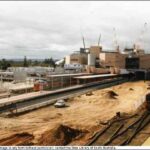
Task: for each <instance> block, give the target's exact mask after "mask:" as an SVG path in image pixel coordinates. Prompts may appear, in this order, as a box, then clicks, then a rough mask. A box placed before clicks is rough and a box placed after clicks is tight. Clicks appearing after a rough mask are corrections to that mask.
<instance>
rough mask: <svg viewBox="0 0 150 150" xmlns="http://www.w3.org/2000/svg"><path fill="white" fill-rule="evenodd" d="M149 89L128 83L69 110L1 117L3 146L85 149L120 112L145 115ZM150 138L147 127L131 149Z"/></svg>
mask: <svg viewBox="0 0 150 150" xmlns="http://www.w3.org/2000/svg"><path fill="white" fill-rule="evenodd" d="M147 87H148V86H147V83H146V82H144V81H137V82H128V83H124V84H121V85H117V86H113V87H110V88H106V89H102V90H97V91H93V92H92V93H88V94H84V95H81V96H78V97H74V98H71V99H68V100H67V101H66V104H67V105H68V107H65V108H55V107H54V106H52V105H51V106H47V107H45V108H41V109H38V110H35V111H32V112H29V113H26V114H23V115H20V116H14V117H11V118H7V117H0V132H1V136H0V145H42V146H47V145H85V144H86V143H87V142H88V141H89V139H90V137H92V136H93V135H94V134H95V133H96V132H97V131H98V130H100V129H102V128H103V127H104V125H102V124H101V122H103V123H105V122H107V121H108V120H110V119H111V118H113V117H114V116H115V115H116V112H121V114H126V115H132V114H135V113H140V112H142V109H144V108H141V111H139V106H140V105H141V104H142V103H143V101H144V96H145V94H146V93H147V92H148V91H150V90H149V89H147ZM137 109H138V111H137ZM135 118H136V117H135ZM149 136H150V126H147V127H146V128H144V130H142V131H141V132H140V133H139V134H138V135H137V136H136V137H135V138H134V140H133V141H132V142H131V145H142V143H143V142H144V141H145V140H146V139H147V138H148V137H149Z"/></svg>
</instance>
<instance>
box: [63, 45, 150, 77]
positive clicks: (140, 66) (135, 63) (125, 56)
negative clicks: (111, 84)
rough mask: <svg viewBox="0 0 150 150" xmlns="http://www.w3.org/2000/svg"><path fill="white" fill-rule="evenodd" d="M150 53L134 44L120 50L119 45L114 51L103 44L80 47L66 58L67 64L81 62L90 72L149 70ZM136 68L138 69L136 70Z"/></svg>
mask: <svg viewBox="0 0 150 150" xmlns="http://www.w3.org/2000/svg"><path fill="white" fill-rule="evenodd" d="M149 60H150V54H146V53H145V51H144V50H143V49H140V48H138V47H137V46H136V45H133V48H125V49H124V50H123V51H120V49H119V46H117V48H116V49H115V50H113V51H108V50H103V48H102V46H91V47H90V48H80V51H79V52H78V53H77V54H71V55H70V56H67V57H66V59H65V64H68V65H69V64H72V65H73V64H80V65H83V67H84V68H85V69H86V71H87V72H88V73H95V74H99V73H100V74H101V73H119V72H120V70H121V69H126V70H129V71H134V72H137V71H141V72H144V73H145V72H147V73H148V72H149V71H148V70H149V69H150V63H148V61H149ZM135 69H136V70H135Z"/></svg>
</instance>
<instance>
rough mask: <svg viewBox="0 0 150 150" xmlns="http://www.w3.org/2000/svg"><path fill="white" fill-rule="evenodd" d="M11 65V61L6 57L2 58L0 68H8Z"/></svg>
mask: <svg viewBox="0 0 150 150" xmlns="http://www.w3.org/2000/svg"><path fill="white" fill-rule="evenodd" d="M10 66H11V64H10V62H9V61H6V60H5V59H2V60H1V61H0V69H1V70H6V69H7V68H8V67H10Z"/></svg>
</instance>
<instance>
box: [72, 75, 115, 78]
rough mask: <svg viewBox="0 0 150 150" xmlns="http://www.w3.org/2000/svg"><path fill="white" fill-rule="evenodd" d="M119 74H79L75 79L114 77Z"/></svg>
mask: <svg viewBox="0 0 150 150" xmlns="http://www.w3.org/2000/svg"><path fill="white" fill-rule="evenodd" d="M112 76H117V75H116V74H100V75H89V76H79V77H74V78H75V79H93V78H103V77H112Z"/></svg>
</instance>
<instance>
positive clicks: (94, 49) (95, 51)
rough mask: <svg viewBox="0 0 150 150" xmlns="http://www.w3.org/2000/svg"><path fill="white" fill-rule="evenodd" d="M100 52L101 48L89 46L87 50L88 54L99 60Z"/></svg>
mask: <svg viewBox="0 0 150 150" xmlns="http://www.w3.org/2000/svg"><path fill="white" fill-rule="evenodd" d="M101 51H102V47H101V46H91V47H90V48H89V53H90V54H93V55H95V58H99V54H100V52H101Z"/></svg>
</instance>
